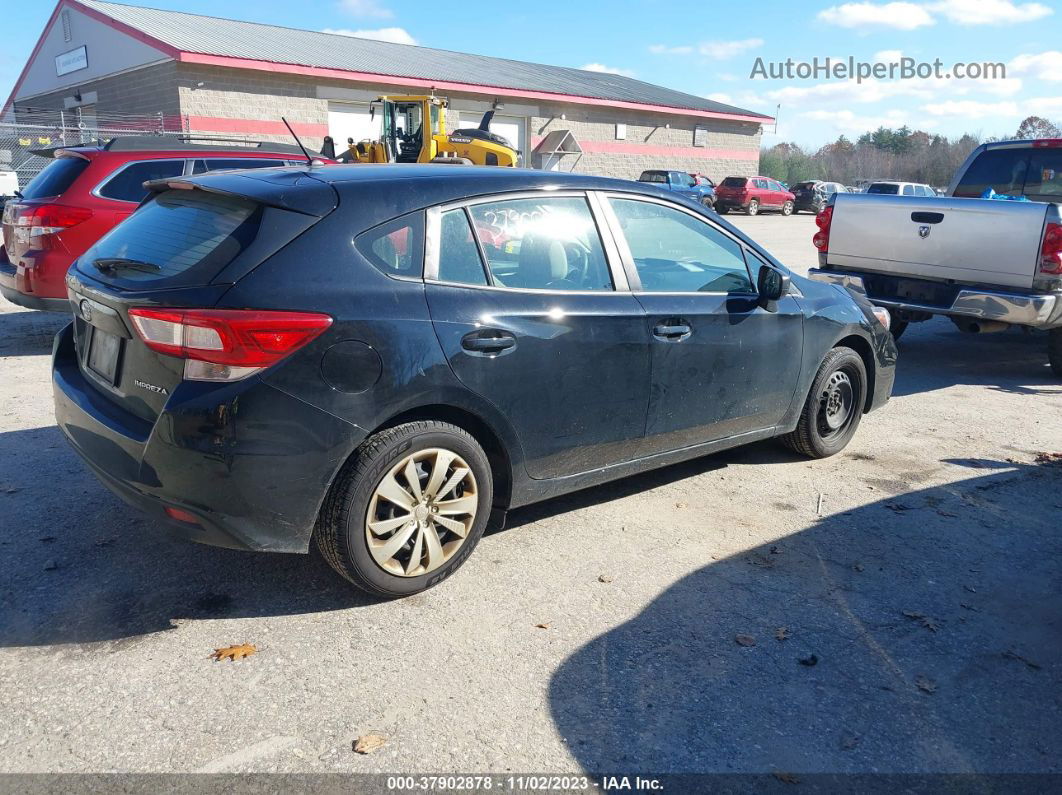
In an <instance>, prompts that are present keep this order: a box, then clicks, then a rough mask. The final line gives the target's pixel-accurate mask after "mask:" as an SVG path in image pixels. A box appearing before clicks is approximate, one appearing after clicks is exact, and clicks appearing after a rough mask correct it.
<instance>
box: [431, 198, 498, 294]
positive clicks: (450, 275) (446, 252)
mask: <svg viewBox="0 0 1062 795" xmlns="http://www.w3.org/2000/svg"><path fill="white" fill-rule="evenodd" d="M439 281H443V282H456V283H457V284H476V285H480V286H485V285H486V284H487V274H486V272H485V271H484V270H483V261H482V260H481V259H480V257H479V246H477V245H476V239H475V238H474V237H473V236H472V227H471V226H470V225H469V223H468V216H467V215H466V214H465V211H464V210H463V209H459V210H449V211H447V212H445V213H443V214H442V219H441V220H440V222H439Z"/></svg>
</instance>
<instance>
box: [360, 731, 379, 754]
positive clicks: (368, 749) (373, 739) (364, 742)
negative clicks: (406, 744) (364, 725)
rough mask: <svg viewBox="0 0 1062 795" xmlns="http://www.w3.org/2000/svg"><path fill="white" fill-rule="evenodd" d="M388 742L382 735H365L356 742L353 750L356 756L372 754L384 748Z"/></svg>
mask: <svg viewBox="0 0 1062 795" xmlns="http://www.w3.org/2000/svg"><path fill="white" fill-rule="evenodd" d="M386 742H387V738H386V737H385V736H384V735H382V734H363V735H362V736H361V737H359V738H358V739H356V740H355V741H354V744H353V746H352V749H353V751H354V753H356V754H371V753H372V752H373V751H376V750H379V749H380V748H382V747H383V746H384V744H385V743H386Z"/></svg>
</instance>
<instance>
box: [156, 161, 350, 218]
mask: <svg viewBox="0 0 1062 795" xmlns="http://www.w3.org/2000/svg"><path fill="white" fill-rule="evenodd" d="M265 172H271V173H265ZM144 187H145V188H147V190H148V191H150V192H151V193H161V192H162V191H167V190H200V191H204V192H206V193H216V194H218V195H220V196H231V197H234V198H238V199H249V200H251V201H253V202H256V203H257V204H263V205H265V206H267V207H277V208H279V209H281V210H289V211H291V212H296V213H302V214H303V215H313V216H317V217H318V218H323V217H324V216H326V215H328V214H329V213H330V212H332V210H334V209H335V208H336V205H337V204H338V203H339V202H338V197H337V194H336V191H335V189H334V188H333V187H332V186H331V185H329V184H328V183H327V182H323V181H321V180H319V179H315V178H314V177H311V176H309V175H308V174H307V173H306V170H305V169H297V168H285V169H283V170H276V171H274V170H273V169H254V170H253V171H252V172H250V173H247V172H244V173H240V172H238V171H215V172H213V173H207V174H200V175H198V176H196V177H167V178H163V179H153V180H148V181H147V182H145V183H144Z"/></svg>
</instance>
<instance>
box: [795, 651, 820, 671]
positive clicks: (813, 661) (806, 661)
mask: <svg viewBox="0 0 1062 795" xmlns="http://www.w3.org/2000/svg"><path fill="white" fill-rule="evenodd" d="M797 662H798V663H800V664H801V665H806V666H807V667H808V668H811V667H812V666H813V665H818V664H819V657H818V655H817V654H812V655H811V656H810V657H801V658H799V659H798V660H797Z"/></svg>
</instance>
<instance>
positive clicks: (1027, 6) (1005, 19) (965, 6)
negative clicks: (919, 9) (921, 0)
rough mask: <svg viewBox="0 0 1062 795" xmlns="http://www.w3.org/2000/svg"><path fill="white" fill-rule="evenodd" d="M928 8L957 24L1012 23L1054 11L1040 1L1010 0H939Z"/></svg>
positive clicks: (1027, 20) (1030, 20)
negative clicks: (1015, 0)
mask: <svg viewBox="0 0 1062 795" xmlns="http://www.w3.org/2000/svg"><path fill="white" fill-rule="evenodd" d="M928 8H930V9H932V10H933V11H934V12H937V13H940V14H943V15H944V16H945V17H946V18H947V19H948V21H950V22H954V23H956V24H957V25H1014V24H1017V23H1019V22H1032V21H1034V20H1037V19H1042V18H1043V17H1046V16H1049V15H1051V14H1053V13H1054V12H1053V11H1052V10H1051V9H1050V8H1048V7H1047V6H1045V5H1043V4H1042V3H1015V2H1012V0H939V2H936V3H931V4H930V5H929V6H928Z"/></svg>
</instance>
